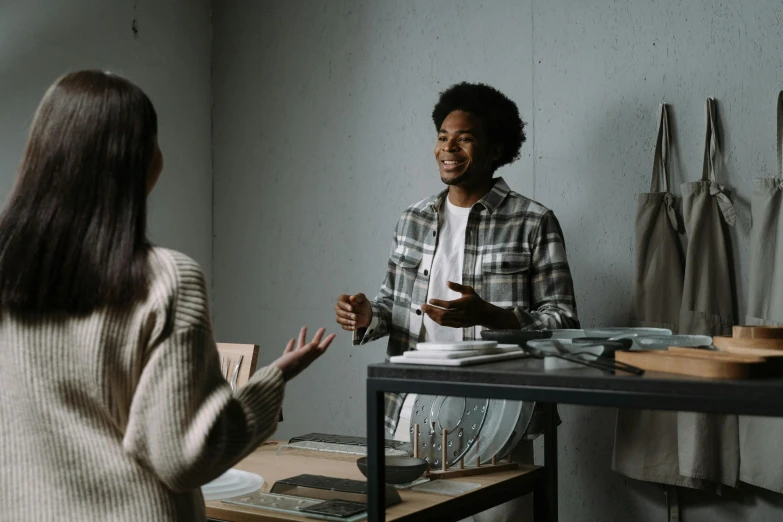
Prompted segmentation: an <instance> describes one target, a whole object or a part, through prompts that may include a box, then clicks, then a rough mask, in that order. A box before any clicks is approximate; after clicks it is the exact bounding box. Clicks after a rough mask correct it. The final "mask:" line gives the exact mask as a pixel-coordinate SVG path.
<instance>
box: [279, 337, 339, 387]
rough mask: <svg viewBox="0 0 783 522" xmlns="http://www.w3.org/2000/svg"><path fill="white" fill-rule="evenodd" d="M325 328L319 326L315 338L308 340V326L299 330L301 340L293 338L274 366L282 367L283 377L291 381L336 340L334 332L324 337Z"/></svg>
mask: <svg viewBox="0 0 783 522" xmlns="http://www.w3.org/2000/svg"><path fill="white" fill-rule="evenodd" d="M324 331H325V329H324V328H319V329H318V331H317V332H316V333H315V335H314V336H313V340H312V341H310V342H309V343H308V342H307V327H305V328H302V330H301V331H300V332H299V342H296V341H294V340H293V339H291V340H290V341H288V345H287V346H286V347H285V351H284V352H283V355H281V356H280V357H279V358H278V359H277V360H276V361H275V362H273V363H272V366H276V367H278V368H280V371H281V372H283V379H285V380H286V381H290V380H291V379H293V378H294V377H296V376H297V375H299V373H300V372H301V371H302V370H304V369H305V368H307V367H308V366H310V363H312V362H313V361H314V360H316V359H318V358H319V357H320V356H321V355H323V353H324V352H325V351H326V349H327V348H329V345H330V344H332V341H333V340H334V334H329V335H327V336H326V339H323V340H322V338H323V336H324Z"/></svg>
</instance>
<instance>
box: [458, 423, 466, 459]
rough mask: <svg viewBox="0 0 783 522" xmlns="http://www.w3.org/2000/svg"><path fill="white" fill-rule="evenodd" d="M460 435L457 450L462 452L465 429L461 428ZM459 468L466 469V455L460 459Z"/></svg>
mask: <svg viewBox="0 0 783 522" xmlns="http://www.w3.org/2000/svg"><path fill="white" fill-rule="evenodd" d="M459 433H460V437H459V448H457V451H459V452H460V453H462V438H463V437H462V435H464V430H463V429H462V428H460V429H459ZM459 469H465V456H464V455H463V456H462V457H460V459H459Z"/></svg>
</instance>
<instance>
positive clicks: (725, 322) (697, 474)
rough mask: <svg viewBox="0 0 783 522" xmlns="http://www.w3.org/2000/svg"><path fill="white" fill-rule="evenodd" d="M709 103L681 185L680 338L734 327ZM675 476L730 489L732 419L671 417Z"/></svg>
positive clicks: (729, 218) (731, 214) (730, 210)
mask: <svg viewBox="0 0 783 522" xmlns="http://www.w3.org/2000/svg"><path fill="white" fill-rule="evenodd" d="M719 157H720V156H719V150H718V141H717V136H716V114H715V100H713V99H712V98H708V99H707V135H706V138H705V143H704V167H703V170H702V178H701V180H699V181H696V182H693V183H683V184H682V186H681V192H682V199H683V216H684V218H685V231H686V233H687V234H688V249H687V253H686V258H685V259H686V260H685V284H684V286H683V296H682V308H681V311H680V333H684V334H702V335H709V336H716V335H731V327H732V325H733V324H734V312H733V310H734V299H733V294H732V267H731V263H730V262H729V259H730V258H729V247H728V231H727V229H726V225H729V226H733V225H734V223H735V221H736V218H737V215H736V212H735V211H734V206H733V205H732V204H731V201H729V198H728V197H727V196H726V195H725V194H724V193H723V186H721V185H720V184H719V183H718V181H717V175H716V162H717V161H718V159H719ZM677 437H678V448H679V462H680V474H681V475H685V476H688V477H692V478H698V479H703V480H708V481H711V482H715V483H719V484H725V485H727V486H732V487H736V485H737V481H738V479H739V429H738V425H737V416H736V415H714V414H704V413H692V412H678V413H677Z"/></svg>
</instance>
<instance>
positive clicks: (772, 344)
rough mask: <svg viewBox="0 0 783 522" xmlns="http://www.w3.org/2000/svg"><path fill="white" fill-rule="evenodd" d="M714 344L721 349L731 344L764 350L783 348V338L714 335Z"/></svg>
mask: <svg viewBox="0 0 783 522" xmlns="http://www.w3.org/2000/svg"><path fill="white" fill-rule="evenodd" d="M712 344H713V345H715V347H716V348H719V349H721V350H723V349H725V348H727V347H729V346H738V347H740V348H759V349H762V350H783V339H758V338H757V339H745V338H736V337H721V336H717V337H713V338H712Z"/></svg>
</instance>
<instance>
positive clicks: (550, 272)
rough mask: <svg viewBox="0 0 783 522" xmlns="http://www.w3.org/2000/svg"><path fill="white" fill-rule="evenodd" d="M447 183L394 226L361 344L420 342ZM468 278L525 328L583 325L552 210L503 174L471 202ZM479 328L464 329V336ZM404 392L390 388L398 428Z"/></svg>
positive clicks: (392, 423)
mask: <svg viewBox="0 0 783 522" xmlns="http://www.w3.org/2000/svg"><path fill="white" fill-rule="evenodd" d="M447 194H448V189H447V190H444V191H443V192H441V193H440V194H438V195H437V196H431V197H429V198H427V199H424V200H422V201H420V202H418V203H416V204H414V205H412V206H410V207H408V209H407V210H406V211H405V212H404V213H403V215H402V217H401V218H400V220H399V221H398V223H397V226H396V228H395V231H394V241H393V243H392V248H391V255H390V256H389V262H388V269H387V271H386V278H385V279H384V281H383V285H382V286H381V290H380V292H379V293H378V295H377V296H376V297H375V299H374V300H373V301H371V303H370V306H371V308H372V320H371V322H370V324H369V325H368V326H367V328H365V329H361V330H359V331H357V332H355V333H354V340H353V343H354V344H355V345H358V344H365V343H368V342H370V341H374V340H376V339H380V338H382V337H384V336H386V335H388V336H389V344H388V347H387V350H386V353H387V359H388V357H391V356H393V355H400V354H401V353H403V352H404V351H406V350H413V349H415V348H416V343H417V342H419V337H420V334H421V331H422V311H421V305H422V304H424V303H426V302H427V292H428V287H429V277H428V274H429V273H430V271H431V269H432V260H433V258H434V256H435V248H436V247H437V244H438V212H439V210H440V208H441V204H442V203H443V198H445V197H446V195H447ZM462 284H464V285H469V286H472V287H473V288H474V290H475V291H476V293H477V294H478V295H479V296H480V297H481V298H482V299H484V300H485V301H488V302H490V303H492V304H494V305H495V306H498V307H501V308H506V309H509V310H513V312H514V314H515V315H516V316H517V318H518V319H519V324H520V327H521V329H523V330H536V329H543V328H546V329H553V328H578V327H579V320H578V319H577V315H576V300H575V298H574V285H573V281H572V279H571V271H570V269H569V267H568V261H567V259H566V252H565V242H564V240H563V232H562V230H561V229H560V224H559V223H558V222H557V219H556V218H555V216H554V214H553V213H552V211H550V210H548V209H547V208H545V207H543V206H542V205H540V204H538V203H536V202H535V201H533V200H530V199H528V198H526V197H524V196H522V195H520V194H517V193H516V192H513V191H512V190H510V189H509V187H508V185H507V184H506V182H505V181H504V180H503V178H497V179H496V181H495V184H494V186H493V187H492V189H491V190H490V191H489V192H488V193H487V194H486V195H485V196H484V197H483V198H482V199H481V200H479V201H478V202H477V203H476V204H474V205H473V207H472V208H471V212H470V215H469V216H468V223H467V228H466V231H465V252H464V261H463V273H462ZM480 331H481V327H469V328H463V339H467V340H470V339H477V338H479V337H480ZM404 400H405V394H395V393H388V394H386V399H385V427H386V430H387V432H388V433H389V434H390V435H393V434H394V431H395V430H396V427H397V422H398V421H399V414H400V410H401V408H402V403H403V401H404Z"/></svg>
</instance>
